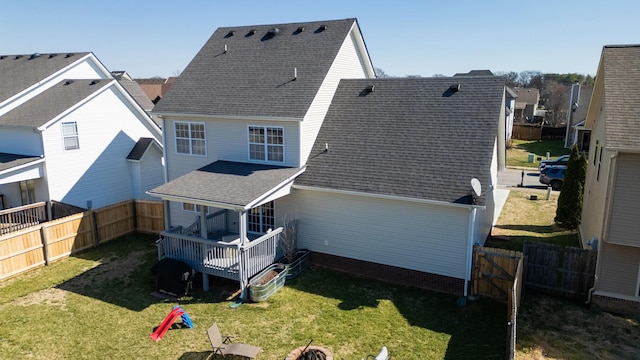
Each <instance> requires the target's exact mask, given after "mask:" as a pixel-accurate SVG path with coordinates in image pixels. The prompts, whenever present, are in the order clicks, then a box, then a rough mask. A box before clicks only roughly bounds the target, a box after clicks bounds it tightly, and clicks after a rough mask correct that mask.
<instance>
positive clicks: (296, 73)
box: [293, 67, 298, 81]
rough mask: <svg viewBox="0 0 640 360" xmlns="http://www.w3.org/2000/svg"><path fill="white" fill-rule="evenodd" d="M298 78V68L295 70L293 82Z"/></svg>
mask: <svg viewBox="0 0 640 360" xmlns="http://www.w3.org/2000/svg"><path fill="white" fill-rule="evenodd" d="M297 78H298V68H297V67H294V68H293V80H294V81H295V80H296V79H297Z"/></svg>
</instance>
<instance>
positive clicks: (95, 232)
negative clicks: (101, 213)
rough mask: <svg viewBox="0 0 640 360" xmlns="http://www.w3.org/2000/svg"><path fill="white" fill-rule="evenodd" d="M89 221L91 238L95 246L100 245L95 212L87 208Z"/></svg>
mask: <svg viewBox="0 0 640 360" xmlns="http://www.w3.org/2000/svg"><path fill="white" fill-rule="evenodd" d="M89 221H91V231H93V239H94V241H95V243H96V246H98V245H100V236H99V235H98V220H97V219H96V215H95V212H94V211H93V210H89Z"/></svg>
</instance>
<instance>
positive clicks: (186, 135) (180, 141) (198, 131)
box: [175, 121, 207, 155]
mask: <svg viewBox="0 0 640 360" xmlns="http://www.w3.org/2000/svg"><path fill="white" fill-rule="evenodd" d="M175 131H176V152H177V153H178V154H190V155H207V141H206V138H205V131H204V123H197V122H182V121H176V122H175Z"/></svg>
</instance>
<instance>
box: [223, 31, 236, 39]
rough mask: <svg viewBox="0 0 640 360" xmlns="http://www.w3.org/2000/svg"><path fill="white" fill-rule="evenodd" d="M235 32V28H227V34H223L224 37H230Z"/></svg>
mask: <svg viewBox="0 0 640 360" xmlns="http://www.w3.org/2000/svg"><path fill="white" fill-rule="evenodd" d="M235 33H236V32H235V30H229V32H228V33H227V35H225V36H224V37H225V38H230V37H232V36H233V34H235Z"/></svg>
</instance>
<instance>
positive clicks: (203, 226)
mask: <svg viewBox="0 0 640 360" xmlns="http://www.w3.org/2000/svg"><path fill="white" fill-rule="evenodd" d="M201 208H202V209H200V237H201V238H203V239H206V238H207V233H208V230H207V207H206V206H201Z"/></svg>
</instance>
